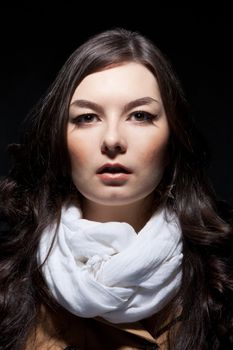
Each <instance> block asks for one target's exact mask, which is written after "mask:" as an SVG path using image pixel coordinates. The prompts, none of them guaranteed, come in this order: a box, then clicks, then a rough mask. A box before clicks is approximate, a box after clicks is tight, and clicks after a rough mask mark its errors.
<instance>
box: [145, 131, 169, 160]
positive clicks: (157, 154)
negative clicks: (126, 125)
mask: <svg viewBox="0 0 233 350" xmlns="http://www.w3.org/2000/svg"><path fill="white" fill-rule="evenodd" d="M167 145H168V137H166V138H164V139H162V140H158V139H157V140H156V141H155V139H152V140H151V141H150V142H147V143H146V145H141V147H140V149H141V152H140V160H141V162H142V163H144V164H147V165H151V166H153V165H154V164H155V163H156V164H157V165H160V164H161V165H165V164H166V162H167ZM156 164H155V165H156Z"/></svg>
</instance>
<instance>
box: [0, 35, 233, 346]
mask: <svg viewBox="0 0 233 350" xmlns="http://www.w3.org/2000/svg"><path fill="white" fill-rule="evenodd" d="M132 61H134V62H138V63H141V64H143V65H144V66H145V67H147V68H148V69H149V70H150V71H151V72H152V73H153V74H154V76H155V77H156V79H157V81H158V84H159V88H160V92H161V97H162V101H163V104H164V108H165V111H166V115H167V118H168V122H169V126H170V134H171V136H170V141H169V156H170V161H169V165H168V166H167V168H166V170H165V173H164V176H163V179H162V180H161V183H160V184H159V186H158V188H157V189H156V192H155V203H156V205H158V204H159V205H162V206H164V207H165V208H167V209H169V210H173V211H175V213H176V214H177V216H178V218H179V220H180V225H181V228H182V234H183V247H184V248H183V250H184V259H183V279H182V285H181V288H180V292H179V293H178V295H177V296H176V298H175V299H174V300H173V301H172V303H171V304H170V305H169V314H170V315H173V316H174V317H175V316H176V315H177V314H176V313H177V308H178V307H179V308H181V309H182V314H181V322H180V326H179V327H178V328H177V329H176V332H175V333H171V334H170V347H169V349H173V350H194V349H195V350H205V349H224V350H226V349H230V348H233V311H232V309H233V272H232V261H233V233H232V222H231V212H230V210H227V209H226V208H225V205H224V206H223V205H222V204H220V202H218V201H217V199H216V198H215V194H214V191H213V189H212V187H211V185H210V184H209V181H208V179H207V177H206V175H205V174H206V165H207V156H206V155H207V153H206V151H205V147H204V143H203V142H202V138H201V137H200V135H199V134H198V133H197V131H196V128H195V125H194V123H193V120H192V118H191V117H190V111H189V108H188V104H187V102H186V99H185V97H184V93H183V90H182V87H181V85H180V82H179V80H178V79H177V77H176V75H175V73H174V71H173V69H172V67H171V65H170V63H169V61H168V59H167V58H166V57H165V55H164V54H162V53H161V52H160V50H159V49H158V48H157V47H156V46H155V45H154V43H152V41H150V39H148V38H145V37H144V36H143V35H141V34H140V33H137V32H130V31H127V30H125V29H122V28H116V29H112V30H108V31H105V32H102V33H99V34H97V35H95V36H93V37H91V38H90V39H89V40H87V41H86V43H84V44H83V45H81V46H80V47H79V48H78V49H77V50H76V51H75V52H74V53H73V54H72V55H71V56H70V57H69V58H68V60H67V62H66V63H65V64H64V66H63V67H62V68H61V70H60V72H59V73H58V75H57V78H56V79H55V81H54V83H53V84H52V86H51V87H50V88H49V90H48V91H47V93H46V94H45V96H44V97H43V98H42V99H41V100H40V101H39V103H38V104H37V105H36V107H35V108H34V109H33V110H32V111H31V113H30V114H29V116H28V118H27V121H26V125H25V126H24V130H25V131H24V133H23V136H22V140H21V143H20V144H18V145H11V146H10V148H9V151H10V154H11V156H12V167H11V170H10V172H9V175H8V176H7V177H5V178H4V179H3V180H2V181H1V185H0V186H1V187H0V196H1V203H0V218H1V222H2V224H1V244H0V257H1V258H0V259H1V260H0V315H1V320H0V349H4V350H8V349H11V350H18V349H22V348H23V346H24V344H25V341H26V339H27V337H28V334H29V332H30V331H31V329H32V328H33V327H34V326H35V325H36V323H37V313H38V307H39V305H40V304H43V303H44V304H48V303H49V304H50V306H52V307H56V303H55V301H54V300H53V299H52V298H51V296H50V295H49V292H48V290H47V287H46V285H45V283H44V280H43V277H42V274H41V272H40V269H39V267H38V265H37V259H36V254H37V249H38V243H39V240H40V237H41V234H42V231H43V230H44V228H45V227H46V226H47V225H48V224H50V223H51V222H59V218H60V212H61V207H62V205H63V204H64V203H65V202H67V201H70V200H72V199H74V198H79V193H78V191H77V189H76V188H75V187H74V185H73V182H72V179H71V165H70V160H69V155H68V151H67V140H66V129H67V122H68V115H69V113H68V111H69V104H70V100H71V97H72V95H73V93H74V90H75V88H76V87H77V85H78V84H79V83H80V82H81V81H82V79H83V78H84V77H85V76H87V75H88V74H91V73H93V72H96V71H99V70H102V69H105V68H106V67H108V66H109V65H112V64H120V63H122V62H132ZM162 317H165V312H164V316H162ZM161 321H162V319H161Z"/></svg>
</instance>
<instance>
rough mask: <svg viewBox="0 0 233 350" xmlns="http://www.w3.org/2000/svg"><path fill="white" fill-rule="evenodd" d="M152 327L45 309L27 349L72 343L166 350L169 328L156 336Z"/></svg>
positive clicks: (95, 348)
mask: <svg viewBox="0 0 233 350" xmlns="http://www.w3.org/2000/svg"><path fill="white" fill-rule="evenodd" d="M150 329H151V327H150V326H147V325H146V326H145V324H144V323H142V322H134V323H128V324H112V323H110V322H107V321H105V320H103V319H100V318H95V319H85V318H80V317H76V316H73V315H71V314H68V313H67V312H64V313H63V314H62V315H60V317H58V315H57V314H56V315H54V314H52V313H51V312H50V313H48V312H47V311H46V312H45V311H43V314H42V317H41V320H40V325H39V326H38V328H37V330H36V334H35V333H34V335H32V336H31V337H30V339H29V340H28V342H27V346H26V348H25V350H48V349H49V350H64V349H65V348H66V347H67V346H68V345H73V346H75V347H76V348H77V349H82V350H136V349H148V350H149V349H151V350H152V349H160V350H166V349H167V331H164V332H163V333H162V334H161V335H160V336H159V337H158V338H155V337H154V336H153V332H152V331H151V330H150ZM165 329H166V327H165Z"/></svg>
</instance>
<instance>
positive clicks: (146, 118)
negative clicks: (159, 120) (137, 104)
mask: <svg viewBox="0 0 233 350" xmlns="http://www.w3.org/2000/svg"><path fill="white" fill-rule="evenodd" d="M156 117H157V116H156V115H153V114H151V113H148V112H143V111H138V112H133V113H132V114H131V118H132V119H133V120H135V121H139V122H150V121H153V120H154V119H156Z"/></svg>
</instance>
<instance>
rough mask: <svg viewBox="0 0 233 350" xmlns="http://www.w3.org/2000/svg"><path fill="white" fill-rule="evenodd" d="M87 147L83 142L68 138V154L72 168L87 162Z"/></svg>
mask: <svg viewBox="0 0 233 350" xmlns="http://www.w3.org/2000/svg"><path fill="white" fill-rule="evenodd" d="M87 151H88V147H87V144H86V143H85V141H84V140H78V139H77V138H75V137H72V136H68V152H69V156H70V160H71V165H72V168H76V167H79V166H80V165H82V164H85V162H86V161H87V157H88V155H87Z"/></svg>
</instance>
